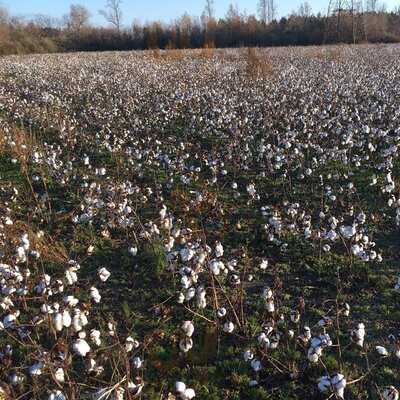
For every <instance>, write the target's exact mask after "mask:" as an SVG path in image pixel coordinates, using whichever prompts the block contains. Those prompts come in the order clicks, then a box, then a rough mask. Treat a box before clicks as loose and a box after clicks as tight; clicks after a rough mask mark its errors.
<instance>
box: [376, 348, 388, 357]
mask: <svg viewBox="0 0 400 400" xmlns="http://www.w3.org/2000/svg"><path fill="white" fill-rule="evenodd" d="M375 350H376V351H377V352H378V354H379V355H380V356H383V357H385V356H387V355H389V352H388V351H387V349H386V348H385V347H383V346H375Z"/></svg>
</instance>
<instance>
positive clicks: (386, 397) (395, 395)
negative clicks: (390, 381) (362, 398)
mask: <svg viewBox="0 0 400 400" xmlns="http://www.w3.org/2000/svg"><path fill="white" fill-rule="evenodd" d="M382 398H383V400H399V391H398V390H397V389H396V388H395V387H394V386H389V387H388V388H386V389H385V390H384V391H383V393H382Z"/></svg>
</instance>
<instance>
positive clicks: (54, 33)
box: [0, 5, 400, 55]
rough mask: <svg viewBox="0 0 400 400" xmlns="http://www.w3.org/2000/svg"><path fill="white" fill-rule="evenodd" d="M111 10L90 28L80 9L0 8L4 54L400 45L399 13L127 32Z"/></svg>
mask: <svg viewBox="0 0 400 400" xmlns="http://www.w3.org/2000/svg"><path fill="white" fill-rule="evenodd" d="M111 11H113V10H111ZM111 11H110V13H109V14H106V12H104V15H105V17H106V19H107V21H108V22H109V23H110V27H107V28H106V27H98V26H93V25H91V24H90V13H89V12H88V10H87V9H86V8H85V7H83V6H80V5H74V6H71V10H70V13H69V14H68V15H66V16H64V18H63V20H62V21H55V20H53V19H52V18H49V17H46V16H37V17H36V18H35V19H33V20H30V21H25V20H21V19H17V18H14V17H12V16H9V15H8V14H7V12H6V11H5V10H1V9H0V54H3V55H4V54H21V53H36V52H55V51H105V50H134V49H156V48H158V49H183V48H202V47H240V46H295V45H321V44H324V43H326V44H331V43H339V42H340V43H364V42H398V41H400V10H397V11H392V12H388V11H386V10H385V9H381V10H379V11H366V12H360V11H354V12H352V13H350V12H345V11H341V12H340V11H339V13H338V12H333V13H332V14H331V15H330V16H329V17H326V16H323V15H321V14H316V15H315V14H313V13H312V12H311V10H310V8H309V6H307V7H305V6H304V5H302V6H301V7H300V8H299V10H298V11H297V12H293V13H292V14H291V15H290V16H287V17H283V18H281V19H279V20H276V19H274V20H272V21H265V20H263V19H261V18H257V17H256V16H254V15H246V14H243V13H240V12H239V10H238V9H237V8H235V7H233V6H230V8H229V10H228V12H227V14H226V16H225V17H224V18H220V19H215V18H213V17H212V16H207V15H206V14H203V15H202V17H199V18H198V17H191V16H189V15H188V14H184V15H183V16H182V17H180V18H179V19H177V20H176V21H174V22H172V23H169V24H166V23H162V22H151V23H147V24H144V25H142V24H140V23H133V24H132V25H131V26H130V27H129V28H128V27H123V26H122V23H121V18H122V14H121V13H120V10H114V11H117V12H119V13H120V14H112V13H111Z"/></svg>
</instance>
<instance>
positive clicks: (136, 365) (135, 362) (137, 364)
mask: <svg viewBox="0 0 400 400" xmlns="http://www.w3.org/2000/svg"><path fill="white" fill-rule="evenodd" d="M132 365H133V367H134V368H136V369H139V368H141V367H142V365H143V361H142V360H141V359H140V357H135V358H134V359H133V360H132Z"/></svg>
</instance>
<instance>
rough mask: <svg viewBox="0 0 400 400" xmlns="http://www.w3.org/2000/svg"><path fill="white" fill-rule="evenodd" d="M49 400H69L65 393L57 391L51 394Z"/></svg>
mask: <svg viewBox="0 0 400 400" xmlns="http://www.w3.org/2000/svg"><path fill="white" fill-rule="evenodd" d="M48 400H67V398H66V397H65V395H64V393H63V392H61V391H60V390H56V391H54V392H51V393H50V395H49V397H48Z"/></svg>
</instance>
